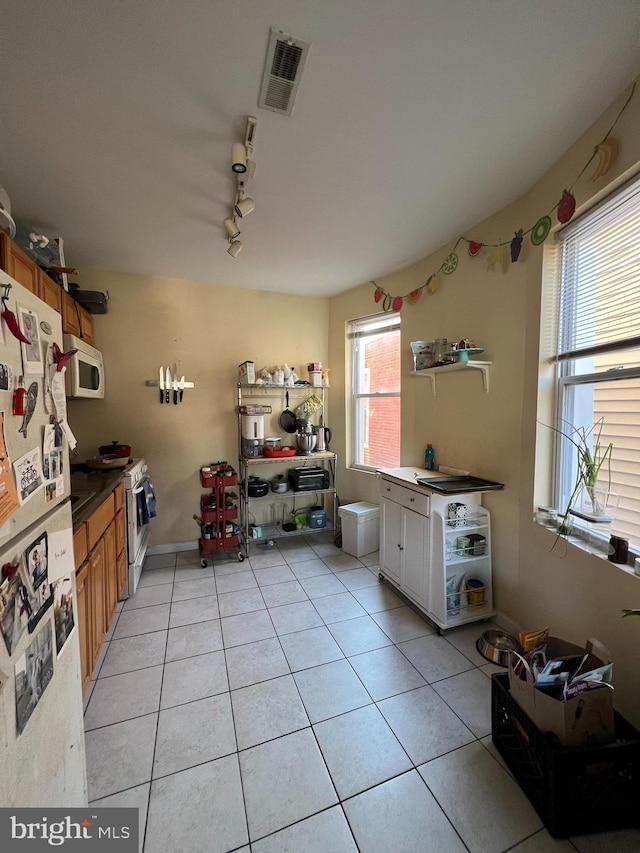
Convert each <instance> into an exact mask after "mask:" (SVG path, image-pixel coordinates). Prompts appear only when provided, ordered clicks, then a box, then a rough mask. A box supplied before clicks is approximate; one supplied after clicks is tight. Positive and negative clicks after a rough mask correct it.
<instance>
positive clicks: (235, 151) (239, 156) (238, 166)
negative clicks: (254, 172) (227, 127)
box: [231, 142, 247, 175]
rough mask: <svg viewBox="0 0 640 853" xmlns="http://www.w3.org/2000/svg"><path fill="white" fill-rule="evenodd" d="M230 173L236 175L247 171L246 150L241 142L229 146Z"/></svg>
mask: <svg viewBox="0 0 640 853" xmlns="http://www.w3.org/2000/svg"><path fill="white" fill-rule="evenodd" d="M231 171H233V172H235V173H236V174H237V175H243V174H244V173H245V172H246V171H247V149H246V148H245V147H244V145H243V144H242V142H234V143H233V145H232V146H231Z"/></svg>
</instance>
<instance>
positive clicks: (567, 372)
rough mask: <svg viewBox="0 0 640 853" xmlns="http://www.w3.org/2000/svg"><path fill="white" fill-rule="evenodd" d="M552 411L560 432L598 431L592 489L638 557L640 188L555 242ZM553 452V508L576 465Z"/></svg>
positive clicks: (565, 453) (570, 455)
mask: <svg viewBox="0 0 640 853" xmlns="http://www.w3.org/2000/svg"><path fill="white" fill-rule="evenodd" d="M560 248H561V284H560V288H559V300H560V301H559V305H558V318H559V326H558V338H557V343H558V346H557V355H556V359H557V361H558V365H559V370H558V376H559V384H558V413H559V417H560V418H561V419H562V421H563V422H564V427H565V429H566V426H567V425H568V424H570V425H571V426H572V427H575V428H578V429H584V430H586V431H589V430H591V429H592V428H593V426H594V424H595V425H597V427H596V429H595V430H594V434H595V433H597V432H598V430H599V428H600V425H601V427H602V428H601V433H600V443H601V446H602V447H603V448H604V447H606V446H607V444H609V442H611V443H612V444H613V452H612V456H611V465H610V475H609V466H606V465H605V466H604V467H603V469H602V470H601V472H600V477H599V481H598V486H599V487H600V488H601V490H602V491H607V492H609V493H610V498H609V503H608V506H607V509H606V513H607V514H608V515H609V516H611V517H612V518H613V523H612V526H613V529H615V531H616V532H619V533H622V534H624V535H626V536H628V537H629V542H630V544H631V545H632V546H635V549H636V550H639V549H640V180H637V179H636V180H635V181H634V182H633V183H631V184H630V185H627V186H626V187H625V188H624V189H623V190H621V191H620V192H618V193H617V194H616V195H615V196H613V197H611V198H609V199H607V200H606V201H605V202H603V203H602V204H601V205H599V206H598V207H596V208H595V209H594V210H593V211H590V212H589V213H587V214H586V215H585V216H583V217H582V218H580V219H578V220H577V221H576V222H575V223H572V224H571V225H570V226H568V227H567V228H566V229H564V231H562V232H561V234H560ZM568 444H569V443H568V442H560V443H559V447H558V454H557V460H556V461H557V464H556V473H557V492H558V500H559V503H558V505H559V506H560V507H562V506H565V505H566V501H567V500H568V497H569V495H570V494H571V491H572V489H573V484H574V482H575V472H576V459H575V452H574V451H573V448H571V447H568V446H567V445H568Z"/></svg>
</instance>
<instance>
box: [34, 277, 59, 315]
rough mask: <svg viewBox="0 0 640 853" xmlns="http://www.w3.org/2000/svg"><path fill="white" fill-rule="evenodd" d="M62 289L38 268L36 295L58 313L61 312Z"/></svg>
mask: <svg viewBox="0 0 640 853" xmlns="http://www.w3.org/2000/svg"><path fill="white" fill-rule="evenodd" d="M63 293H64V290H63V289H62V288H61V287H60V285H59V284H56V282H55V281H54V280H53V279H52V278H49V276H48V275H47V274H46V272H44V271H43V270H41V269H38V296H39V297H40V299H42V301H43V302H46V303H47V305H50V306H51V308H53V309H55V310H56V311H57V312H58V314H61V313H62V294H63Z"/></svg>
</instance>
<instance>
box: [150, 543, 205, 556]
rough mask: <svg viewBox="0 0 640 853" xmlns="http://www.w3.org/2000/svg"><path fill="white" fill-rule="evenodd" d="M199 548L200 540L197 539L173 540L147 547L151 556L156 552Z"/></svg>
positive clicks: (168, 552) (164, 552) (167, 552)
mask: <svg viewBox="0 0 640 853" xmlns="http://www.w3.org/2000/svg"><path fill="white" fill-rule="evenodd" d="M197 550H198V540H197V539H195V540H194V541H193V542H173V543H169V544H168V545H151V546H150V547H149V548H147V554H149V556H153V555H154V554H175V552H176V551H197Z"/></svg>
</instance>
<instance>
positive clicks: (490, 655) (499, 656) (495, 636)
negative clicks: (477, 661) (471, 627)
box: [476, 631, 520, 666]
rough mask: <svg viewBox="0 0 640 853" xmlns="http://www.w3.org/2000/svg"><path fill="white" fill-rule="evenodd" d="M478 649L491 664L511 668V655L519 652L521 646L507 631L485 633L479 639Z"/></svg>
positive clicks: (477, 642)
mask: <svg viewBox="0 0 640 853" xmlns="http://www.w3.org/2000/svg"><path fill="white" fill-rule="evenodd" d="M476 649H477V650H478V652H479V654H481V655H482V657H483V658H486V659H487V660H489V661H491V663H497V664H498V666H509V653H510V652H512V651H514V652H519V651H520V646H519V645H518V641H517V640H516V639H515V637H512V636H511V635H510V634H507V633H506V632H505V631H485V632H484V634H483V635H482V636H481V637H478V639H477V641H476Z"/></svg>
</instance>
